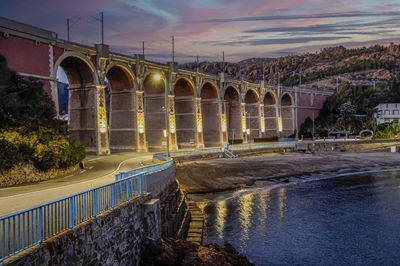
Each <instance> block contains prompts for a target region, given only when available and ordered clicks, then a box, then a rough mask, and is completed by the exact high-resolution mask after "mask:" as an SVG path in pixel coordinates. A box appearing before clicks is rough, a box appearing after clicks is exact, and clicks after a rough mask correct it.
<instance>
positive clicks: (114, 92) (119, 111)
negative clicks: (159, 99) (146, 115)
mask: <svg viewBox="0 0 400 266" xmlns="http://www.w3.org/2000/svg"><path fill="white" fill-rule="evenodd" d="M105 84H106V85H107V87H106V88H105V92H106V108H107V118H108V123H109V127H108V129H109V140H110V148H112V149H117V150H118V149H123V150H126V149H135V148H136V124H135V121H136V92H135V90H134V81H133V79H132V77H131V75H130V74H129V73H128V72H127V70H125V69H124V68H123V67H121V66H117V65H116V66H113V67H111V68H110V69H109V70H108V71H107V73H106V77H105Z"/></svg>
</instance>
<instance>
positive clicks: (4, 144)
mask: <svg viewBox="0 0 400 266" xmlns="http://www.w3.org/2000/svg"><path fill="white" fill-rule="evenodd" d="M55 115H56V111H55V108H54V105H53V102H52V101H51V99H50V98H49V97H48V95H47V94H46V93H44V91H43V84H41V83H40V82H38V81H36V80H34V79H29V78H24V77H21V76H18V75H17V74H16V73H15V72H13V71H11V70H9V69H8V68H7V63H6V60H5V58H4V57H3V56H2V55H0V171H7V170H10V169H11V168H13V167H14V166H16V165H21V164H24V163H26V164H33V166H34V167H35V168H36V169H37V170H39V171H48V170H51V169H66V168H69V167H71V166H74V165H77V164H78V163H79V162H80V161H81V160H82V159H84V158H85V147H84V145H83V144H82V143H80V142H76V141H70V140H69V139H68V138H67V134H68V132H67V125H66V124H65V122H63V121H61V120H58V119H56V118H55Z"/></svg>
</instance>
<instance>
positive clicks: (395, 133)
mask: <svg viewBox="0 0 400 266" xmlns="http://www.w3.org/2000/svg"><path fill="white" fill-rule="evenodd" d="M399 138H400V126H399V125H395V124H383V125H379V126H377V128H376V132H375V135H374V139H399Z"/></svg>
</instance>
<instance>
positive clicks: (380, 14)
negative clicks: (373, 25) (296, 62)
mask: <svg viewBox="0 0 400 266" xmlns="http://www.w3.org/2000/svg"><path fill="white" fill-rule="evenodd" d="M399 15H400V11H386V12H336V13H319V14H318V13H317V14H305V15H278V16H253V17H236V18H221V19H219V18H215V19H209V20H203V21H199V22H206V23H216V22H218V23H222V22H246V21H247V22H250V21H264V20H297V19H316V18H356V17H395V16H399Z"/></svg>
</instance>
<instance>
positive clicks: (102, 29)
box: [101, 11, 104, 44]
mask: <svg viewBox="0 0 400 266" xmlns="http://www.w3.org/2000/svg"><path fill="white" fill-rule="evenodd" d="M101 44H104V18H103V11H101Z"/></svg>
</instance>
